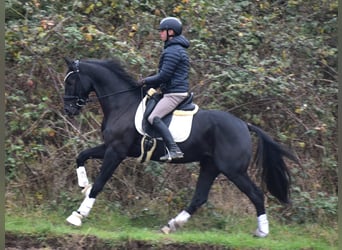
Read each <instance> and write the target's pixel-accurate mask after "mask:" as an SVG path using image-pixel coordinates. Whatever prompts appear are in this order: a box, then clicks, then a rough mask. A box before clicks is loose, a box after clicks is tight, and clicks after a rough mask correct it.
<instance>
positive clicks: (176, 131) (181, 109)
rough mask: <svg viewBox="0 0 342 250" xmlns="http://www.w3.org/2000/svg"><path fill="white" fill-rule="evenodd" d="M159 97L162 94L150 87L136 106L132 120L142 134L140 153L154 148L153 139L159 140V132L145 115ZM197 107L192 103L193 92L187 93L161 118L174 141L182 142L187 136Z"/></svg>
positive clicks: (149, 111) (150, 110)
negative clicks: (170, 111) (175, 106)
mask: <svg viewBox="0 0 342 250" xmlns="http://www.w3.org/2000/svg"><path fill="white" fill-rule="evenodd" d="M161 98H162V94H159V93H157V92H156V90H155V89H150V90H149V91H148V92H147V95H146V96H145V97H144V98H143V100H142V101H141V102H140V104H139V106H138V108H137V111H136V114H135V121H134V122H135V128H136V130H137V131H138V132H139V133H140V134H141V135H143V136H144V137H143V139H142V142H141V149H142V154H143V153H144V151H151V150H152V149H153V150H154V148H155V143H156V142H155V140H161V136H160V135H159V133H158V132H157V131H155V130H154V129H153V127H152V125H151V124H150V123H149V122H148V121H147V117H148V116H149V115H150V114H151V112H152V110H153V109H154V107H155V105H156V104H157V103H158V101H159V100H160V99H161ZM198 109H199V108H198V105H196V104H194V103H193V94H192V93H189V96H188V98H186V99H185V100H184V101H183V102H181V103H180V104H179V105H178V106H177V108H176V109H175V110H174V111H173V112H172V113H170V114H168V115H166V116H165V117H163V118H162V120H163V122H164V123H165V124H166V125H167V126H168V128H169V130H170V133H171V135H172V136H173V139H174V140H175V142H183V141H185V140H186V139H187V138H188V137H189V135H190V132H191V126H192V120H193V116H194V115H195V114H196V113H197V111H198Z"/></svg>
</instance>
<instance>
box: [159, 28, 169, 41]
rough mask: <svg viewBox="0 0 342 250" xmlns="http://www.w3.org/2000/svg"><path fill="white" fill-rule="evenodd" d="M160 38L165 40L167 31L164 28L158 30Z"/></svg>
mask: <svg viewBox="0 0 342 250" xmlns="http://www.w3.org/2000/svg"><path fill="white" fill-rule="evenodd" d="M159 35H160V39H161V40H162V41H163V42H165V41H166V40H167V31H166V30H160V31H159Z"/></svg>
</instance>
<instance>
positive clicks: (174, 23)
mask: <svg viewBox="0 0 342 250" xmlns="http://www.w3.org/2000/svg"><path fill="white" fill-rule="evenodd" d="M182 29H183V27H182V23H181V21H180V20H179V19H178V18H175V17H166V18H164V19H163V20H161V22H160V24H159V29H158V30H159V34H160V38H161V40H162V41H163V42H164V50H163V52H162V54H161V57H160V61H159V71H158V73H157V74H155V75H153V76H149V77H146V78H144V79H142V80H140V82H139V83H140V85H144V84H145V85H147V87H152V88H158V87H159V88H160V90H161V92H162V94H163V98H162V99H161V100H160V101H159V102H158V103H157V105H156V106H155V108H154V109H153V111H152V113H151V114H150V115H149V117H148V118H147V120H148V122H149V123H150V124H151V125H152V126H153V128H155V129H156V130H157V131H158V132H159V133H160V134H161V136H162V137H163V139H164V141H165V144H166V146H167V149H168V153H167V154H166V155H164V156H162V157H160V160H162V161H166V160H168V161H170V160H172V159H180V158H183V152H182V151H181V150H180V148H179V147H178V145H177V144H176V143H175V141H174V140H173V137H172V135H171V133H170V131H169V129H168V127H167V126H166V125H165V123H164V122H163V121H162V120H161V119H162V118H163V117H164V116H166V115H167V114H169V113H170V112H172V111H173V110H174V109H175V108H176V107H177V106H178V105H179V104H180V103H181V102H182V101H183V100H184V99H186V97H187V96H188V91H189V82H188V75H189V68H190V63H189V57H188V54H187V51H186V49H187V48H188V47H189V46H190V43H189V41H188V40H187V39H186V38H185V37H184V36H183V35H182Z"/></svg>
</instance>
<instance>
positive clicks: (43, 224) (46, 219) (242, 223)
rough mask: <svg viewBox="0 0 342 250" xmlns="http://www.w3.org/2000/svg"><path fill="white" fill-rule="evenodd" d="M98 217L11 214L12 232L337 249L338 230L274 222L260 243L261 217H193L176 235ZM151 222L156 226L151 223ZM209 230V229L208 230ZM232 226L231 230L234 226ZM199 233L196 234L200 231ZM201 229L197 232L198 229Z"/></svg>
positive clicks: (111, 214)
mask: <svg viewBox="0 0 342 250" xmlns="http://www.w3.org/2000/svg"><path fill="white" fill-rule="evenodd" d="M97 211H98V212H97V213H92V214H91V215H90V216H89V218H87V219H85V220H84V224H83V225H82V227H80V228H76V227H72V226H70V225H68V224H67V223H66V222H65V218H66V217H67V216H68V215H69V214H67V215H66V214H65V213H63V212H58V211H55V212H51V211H49V212H47V211H44V210H36V211H29V212H27V211H26V212H24V211H21V212H16V213H13V212H10V213H6V214H5V219H6V221H5V229H6V232H11V233H15V234H18V235H21V234H28V235H34V236H37V237H46V236H50V237H51V236H56V237H63V235H64V236H65V235H80V236H84V237H87V236H96V237H98V238H100V239H102V240H106V241H108V242H110V243H111V244H113V245H115V244H117V243H120V242H124V241H129V240H136V241H144V242H150V243H153V244H158V245H160V244H166V243H179V244H190V243H192V244H209V245H218V246H227V247H231V248H234V249H272V250H276V249H281V250H285V249H291V250H294V249H322V250H323V249H324V250H328V249H337V228H332V227H328V226H322V225H318V224H305V225H296V224H293V225H292V224H291V225H284V224H281V223H279V222H277V221H274V220H272V218H270V230H271V233H270V235H269V236H268V237H266V238H263V239H260V238H254V237H252V235H251V233H252V232H253V231H254V229H255V227H256V222H255V218H253V217H241V218H234V219H230V220H229V221H230V222H233V223H231V224H228V225H226V227H225V228H223V229H222V228H217V227H216V228H215V227H212V225H210V221H208V220H210V219H204V218H200V216H198V217H196V216H195V217H194V218H192V220H190V221H189V222H188V224H187V225H186V226H185V227H184V228H183V229H182V230H179V231H178V232H176V233H174V234H169V235H164V234H162V233H160V231H159V228H160V227H161V226H162V224H161V223H160V221H158V219H157V217H155V218H154V219H153V218H151V217H149V222H148V224H146V225H147V226H144V225H143V223H142V221H139V222H137V220H136V219H135V220H132V219H130V218H129V217H127V216H123V215H119V214H118V213H117V212H115V211H114V212H113V211H108V210H107V211H105V212H103V211H102V212H103V213H102V214H101V213H99V211H100V210H97ZM151 220H152V221H154V223H151ZM206 225H208V226H206ZM229 225H231V227H230V226H229ZM194 228H195V229H194ZM196 228H197V229H196Z"/></svg>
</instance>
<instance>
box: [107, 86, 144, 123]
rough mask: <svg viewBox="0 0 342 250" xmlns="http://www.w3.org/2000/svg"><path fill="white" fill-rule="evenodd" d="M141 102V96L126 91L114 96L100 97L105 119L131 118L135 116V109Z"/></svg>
mask: <svg viewBox="0 0 342 250" xmlns="http://www.w3.org/2000/svg"><path fill="white" fill-rule="evenodd" d="M139 103H140V99H139V96H138V95H136V94H135V91H133V92H132V93H130V92H125V93H121V94H118V95H114V96H108V97H107V98H103V100H101V98H100V104H101V107H102V111H103V115H104V119H105V120H108V119H109V118H110V119H116V120H121V119H129V118H132V119H133V118H134V115H135V111H136V109H137V108H138V105H139Z"/></svg>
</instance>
